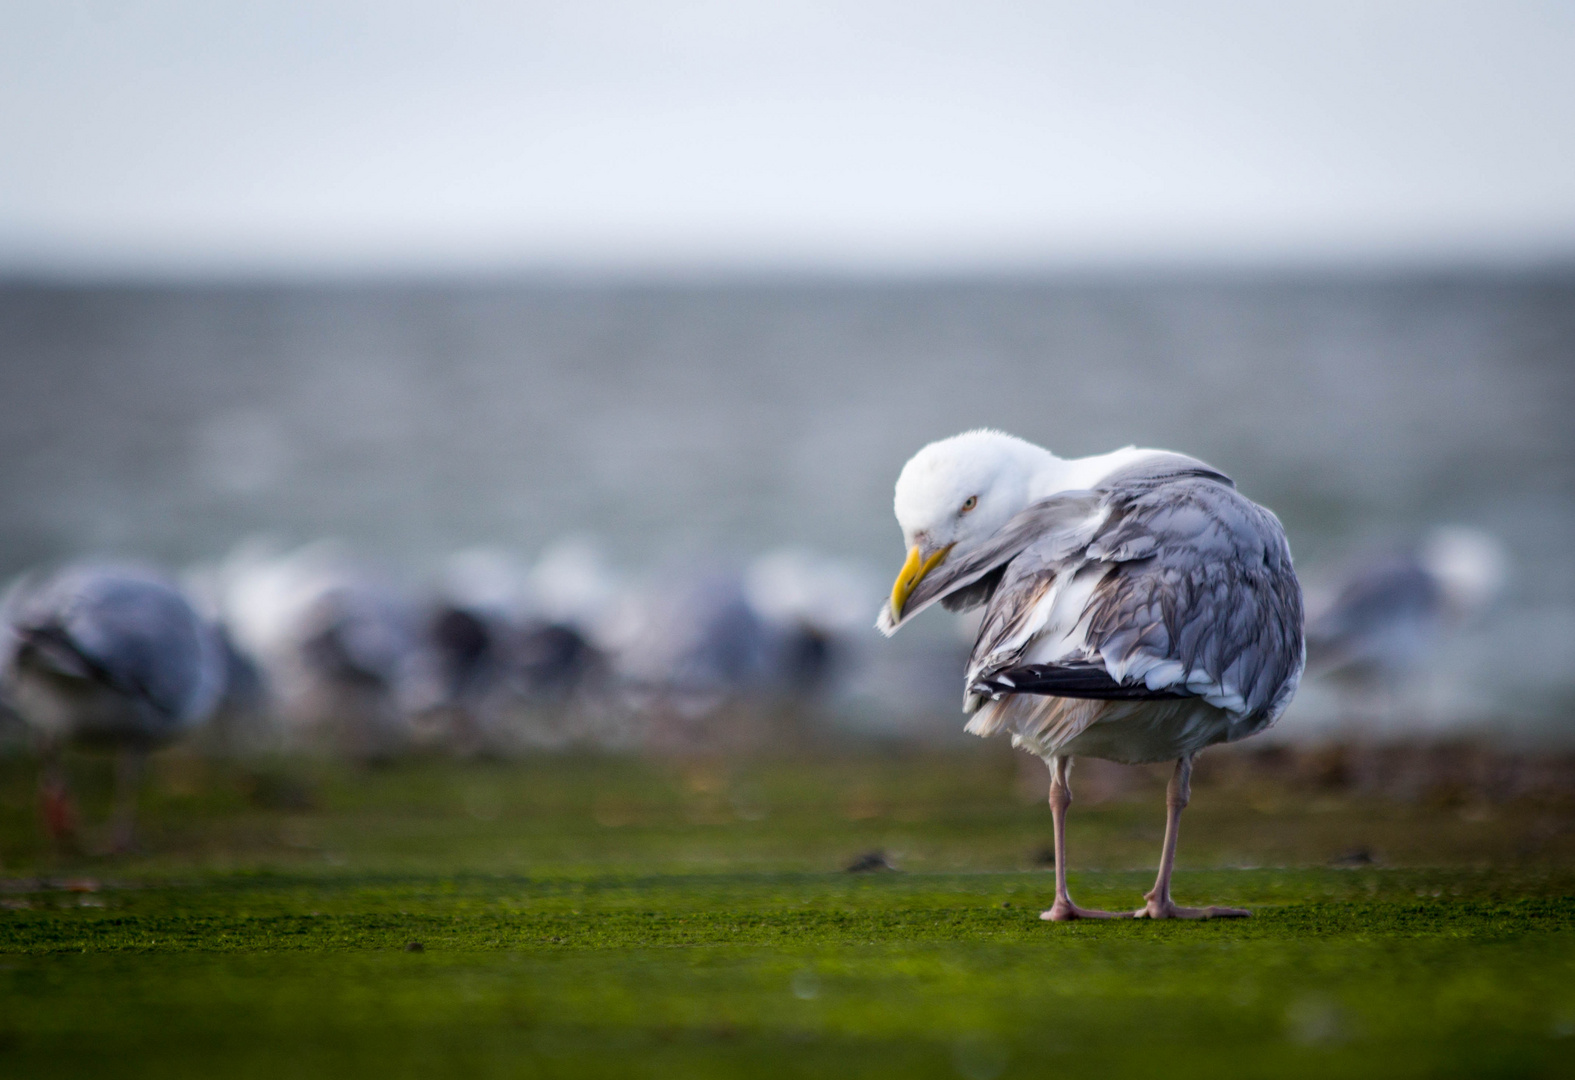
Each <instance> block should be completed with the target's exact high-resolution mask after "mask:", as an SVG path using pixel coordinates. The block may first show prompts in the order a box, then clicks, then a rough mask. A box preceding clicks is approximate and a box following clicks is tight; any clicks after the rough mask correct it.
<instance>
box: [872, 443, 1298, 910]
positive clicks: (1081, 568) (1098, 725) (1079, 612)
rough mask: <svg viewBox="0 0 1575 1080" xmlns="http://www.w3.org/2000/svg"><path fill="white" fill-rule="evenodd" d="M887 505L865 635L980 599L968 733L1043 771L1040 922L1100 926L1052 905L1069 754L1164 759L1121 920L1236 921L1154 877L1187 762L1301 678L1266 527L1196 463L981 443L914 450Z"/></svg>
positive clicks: (1293, 598)
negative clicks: (881, 571)
mask: <svg viewBox="0 0 1575 1080" xmlns="http://www.w3.org/2000/svg"><path fill="white" fill-rule="evenodd" d="M895 509H896V514H897V522H898V524H899V525H900V526H901V527H902V533H903V540H904V542H905V543H906V545H907V548H908V557H907V562H906V563H905V565H904V566H903V568H902V571H901V573H900V574H899V575H898V577H897V580H896V583H895V584H894V585H893V586H892V592H891V598H890V600H889V601H888V602H887V604H886V605H885V607H884V608H883V609H882V610H881V613H880V618H879V621H878V622H877V626H878V627H879V628H880V629H881V631H882V632H884V633H885V634H887V635H888V636H889V635H891V634H893V633H895V632H896V630H897V629H898V627H900V626H901V625H902V624H904V623H906V622H907V621H908V620H909V619H911V618H913V616H915V615H917V614H918V613H919V612H920V611H922V610H923V609H924V608H926V607H928V606H930V605H931V604H932V603H934V602H935V601H937V600H939V601H941V603H942V604H943V605H944V606H945V607H947V608H948V609H950V610H952V611H964V610H968V609H970V608H974V607H978V606H980V605H984V606H985V611H984V617H983V621H982V623H981V624H980V628H979V635H978V638H977V640H976V641H975V644H974V647H973V652H972V654H971V656H970V658H969V661H968V667H967V672H966V675H965V677H964V685H965V690H964V705H963V711H964V712H965V713H970V714H972V718H971V719H970V720H969V722H968V727H967V730H968V731H970V732H972V733H973V734H975V735H981V736H983V735H992V734H995V733H997V732H1006V733H1009V734H1010V735H1011V737H1012V744H1013V745H1014V746H1018V747H1022V748H1024V749H1026V750H1028V751H1030V752H1032V753H1034V754H1037V755H1038V756H1040V757H1041V758H1043V759H1044V760H1045V762H1046V764H1047V765H1048V766H1049V767H1050V811H1051V815H1052V819H1053V822H1054V830H1055V855H1056V867H1055V874H1056V881H1055V902H1054V904H1053V906H1052V907H1051V908H1050V909H1049V910H1048V911H1046V912H1044V913H1043V915H1042V917H1043V918H1045V919H1053V920H1057V921H1060V920H1064V919H1076V918H1091V917H1092V918H1110V917H1115V916H1113V915H1112V913H1110V912H1104V911H1094V910H1090V909H1086V908H1081V907H1078V906H1077V905H1076V904H1074V903H1073V902H1072V899H1071V897H1070V896H1069V895H1068V893H1067V887H1066V865H1067V863H1066V809H1067V807H1068V806H1069V805H1070V804H1071V801H1072V795H1071V790H1070V787H1069V786H1068V779H1069V773H1070V767H1071V761H1072V759H1073V758H1074V757H1077V756H1089V757H1097V758H1104V759H1107V760H1111V761H1118V762H1124V763H1129V764H1139V763H1144V762H1158V761H1174V762H1175V763H1176V765H1175V771H1174V773H1173V774H1172V776H1171V779H1170V783H1169V785H1168V786H1167V788H1166V793H1165V795H1166V797H1165V803H1166V808H1167V816H1166V823H1165V840H1164V847H1163V850H1162V853H1161V857H1160V865H1159V875H1158V878H1157V880H1156V881H1155V883H1154V888H1153V889H1152V890H1151V891H1150V892H1149V893H1147V894H1146V896H1145V900H1146V903H1145V905H1144V906H1143V907H1142V908H1139V909H1138V910H1137V911H1135V912H1132V913H1130V914H1129V916H1128V917H1130V916H1134V915H1135V916H1137V917H1140V918H1142V917H1147V918H1156V919H1158V918H1210V917H1221V916H1245V915H1247V914H1248V912H1247V911H1246V910H1244V909H1241V908H1224V907H1205V908H1185V907H1179V906H1177V905H1176V903H1175V902H1174V901H1173V900H1172V899H1171V894H1170V881H1171V871H1172V869H1173V867H1174V864H1175V856H1176V837H1177V830H1178V827H1179V825H1180V820H1181V811H1182V809H1183V808H1184V807H1185V806H1186V805H1187V801H1188V799H1189V796H1190V787H1191V785H1190V780H1191V774H1192V759H1193V757H1194V755H1196V754H1197V753H1198V752H1199V751H1200V750H1202V749H1203V748H1204V747H1207V746H1212V745H1213V744H1215V743H1221V742H1233V741H1235V740H1237V739H1243V738H1246V737H1247V736H1249V735H1254V734H1256V733H1258V732H1260V731H1262V730H1264V729H1265V728H1267V727H1268V726H1269V725H1270V724H1272V723H1273V722H1274V721H1275V720H1276V719H1277V718H1278V717H1279V716H1280V714H1281V713H1282V712H1283V711H1284V710H1285V707H1286V705H1288V704H1289V703H1290V700H1291V697H1292V695H1293V694H1294V693H1295V691H1296V685H1297V683H1298V681H1299V680H1300V678H1301V673H1302V668H1303V665H1304V662H1305V650H1304V648H1303V644H1302V595H1301V587H1300V585H1299V584H1298V582H1297V579H1296V574H1295V572H1294V570H1292V568H1291V553H1290V548H1289V546H1288V545H1287V544H1286V541H1285V534H1284V531H1283V530H1282V528H1281V527H1280V523H1279V520H1278V519H1277V518H1275V516H1274V515H1273V514H1272V513H1270V512H1269V511H1268V510H1265V509H1264V508H1263V507H1261V506H1258V505H1257V504H1255V503H1253V502H1251V501H1249V500H1248V499H1247V498H1245V497H1244V496H1242V495H1241V494H1239V493H1238V492H1237V491H1236V488H1235V485H1234V484H1233V483H1232V481H1231V480H1230V479H1229V478H1228V477H1226V476H1225V475H1224V474H1223V473H1221V472H1219V471H1218V470H1216V469H1213V468H1211V467H1209V466H1208V465H1205V464H1204V463H1203V462H1201V461H1198V460H1196V459H1194V458H1190V457H1186V456H1183V455H1181V454H1173V453H1168V452H1166V451H1160V450H1140V449H1135V448H1132V447H1128V448H1126V449H1123V450H1117V451H1114V452H1113V453H1109V454H1101V455H1097V456H1094V457H1086V458H1076V459H1062V458H1058V457H1056V456H1055V455H1053V454H1051V453H1050V452H1049V451H1047V450H1045V449H1043V448H1041V447H1038V446H1034V445H1033V444H1031V443H1028V442H1024V441H1023V440H1021V439H1017V438H1014V437H1012V436H1010V435H1006V434H1003V433H1001V432H996V431H971V432H967V433H965V434H962V435H957V436H954V437H952V438H950V439H944V440H941V441H940V442H935V443H931V444H930V445H929V446H926V447H925V448H924V449H922V450H920V451H919V452H918V453H917V454H915V455H914V456H913V458H912V459H911V460H909V462H908V463H907V464H906V465H905V466H904V467H903V470H902V474H901V475H900V476H899V477H898V479H897V489H896V498H895Z"/></svg>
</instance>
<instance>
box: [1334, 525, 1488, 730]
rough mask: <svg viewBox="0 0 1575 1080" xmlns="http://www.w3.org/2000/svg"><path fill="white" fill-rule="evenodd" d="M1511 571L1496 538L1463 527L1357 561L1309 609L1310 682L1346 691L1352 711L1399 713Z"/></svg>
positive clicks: (1449, 527)
mask: <svg viewBox="0 0 1575 1080" xmlns="http://www.w3.org/2000/svg"><path fill="white" fill-rule="evenodd" d="M1508 567H1509V560H1508V557H1507V555H1506V554H1505V551H1504V547H1503V545H1502V544H1500V543H1499V542H1498V541H1497V540H1496V539H1494V538H1493V537H1492V536H1490V535H1488V534H1487V533H1484V532H1481V531H1479V530H1476V529H1470V528H1464V527H1461V526H1453V525H1445V526H1438V527H1437V528H1434V529H1433V530H1432V531H1431V532H1429V533H1428V534H1427V536H1426V537H1425V538H1424V539H1423V540H1422V542H1421V543H1419V544H1416V545H1414V546H1411V547H1408V548H1404V549H1401V550H1398V551H1388V552H1383V553H1380V554H1374V555H1370V556H1368V557H1366V558H1364V559H1360V560H1357V561H1355V562H1353V564H1352V565H1351V566H1349V567H1348V568H1347V569H1346V571H1345V573H1344V575H1343V576H1342V577H1341V578H1340V580H1339V581H1338V582H1337V583H1336V584H1335V585H1334V587H1333V588H1331V589H1328V590H1327V591H1326V592H1325V594H1324V596H1323V597H1322V600H1321V602H1316V601H1313V602H1310V603H1309V607H1310V609H1311V610H1310V613H1309V615H1308V619H1307V665H1308V672H1309V674H1311V675H1315V676H1322V677H1326V678H1329V679H1331V680H1334V681H1335V682H1337V683H1338V684H1339V685H1340V686H1341V688H1342V690H1343V691H1344V692H1345V695H1346V697H1347V709H1348V710H1349V709H1350V708H1351V707H1353V706H1354V707H1357V708H1359V709H1361V711H1364V712H1368V713H1371V712H1374V711H1381V710H1380V709H1379V703H1380V702H1382V703H1384V704H1386V705H1387V711H1389V712H1393V711H1395V710H1397V709H1398V707H1399V704H1400V701H1401V697H1402V694H1403V693H1404V691H1405V690H1406V689H1407V686H1408V684H1409V683H1410V682H1411V681H1412V680H1413V679H1415V677H1416V676H1417V675H1418V674H1419V673H1420V672H1421V671H1422V670H1423V669H1425V668H1426V666H1427V664H1428V662H1429V661H1430V660H1432V659H1433V658H1434V656H1435V654H1436V652H1437V650H1438V647H1439V645H1440V643H1441V641H1442V639H1443V638H1444V637H1445V636H1446V635H1447V634H1448V633H1449V632H1450V631H1451V630H1457V629H1459V628H1461V627H1462V626H1464V625H1466V624H1467V623H1469V622H1470V621H1471V620H1472V619H1474V618H1476V617H1478V616H1480V615H1481V614H1482V613H1483V612H1484V611H1485V610H1486V609H1487V608H1488V606H1489V605H1490V604H1491V603H1492V602H1493V601H1494V600H1495V599H1496V598H1497V597H1498V596H1499V594H1500V593H1501V592H1502V590H1503V587H1504V583H1505V579H1506V577H1507V574H1508Z"/></svg>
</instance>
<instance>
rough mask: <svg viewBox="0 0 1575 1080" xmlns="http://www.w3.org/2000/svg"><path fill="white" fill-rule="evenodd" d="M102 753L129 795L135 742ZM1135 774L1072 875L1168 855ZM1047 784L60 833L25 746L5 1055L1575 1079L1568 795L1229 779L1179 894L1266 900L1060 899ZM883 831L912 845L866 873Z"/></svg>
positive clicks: (224, 801) (3, 1070) (1, 947)
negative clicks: (1361, 792)
mask: <svg viewBox="0 0 1575 1080" xmlns="http://www.w3.org/2000/svg"><path fill="white" fill-rule="evenodd" d="M74 768H75V771H76V773H77V777H78V780H79V783H80V785H81V788H82V790H83V793H84V801H85V803H86V805H87V808H88V812H89V815H90V816H91V815H92V814H93V813H94V812H95V811H97V812H101V811H102V807H103V799H104V793H103V785H104V780H105V773H106V770H105V769H104V767H103V766H102V765H101V764H99V763H95V762H93V761H91V760H87V759H84V760H82V761H78V762H76V763H74ZM1134 775H1136V776H1137V777H1138V780H1137V782H1136V783H1135V784H1131V785H1129V786H1128V788H1127V789H1126V790H1123V791H1118V792H1116V793H1114V794H1113V795H1112V794H1110V793H1108V792H1107V797H1106V798H1105V799H1104V801H1096V800H1095V799H1084V800H1083V801H1082V802H1079V803H1078V804H1076V805H1075V806H1074V808H1073V814H1072V829H1071V837H1070V843H1071V845H1072V860H1071V862H1072V865H1073V868H1074V871H1075V872H1074V873H1073V876H1072V877H1073V887H1074V891H1075V893H1076V895H1077V896H1078V899H1079V900H1080V901H1081V902H1084V903H1090V904H1096V905H1105V906H1111V907H1118V906H1119V907H1132V906H1135V905H1136V903H1137V902H1138V900H1139V898H1140V896H1141V894H1142V892H1143V890H1144V889H1145V888H1146V887H1147V886H1148V884H1149V881H1150V880H1151V871H1150V870H1149V869H1148V867H1150V866H1151V865H1152V863H1153V861H1154V859H1155V858H1156V857H1157V854H1158V851H1157V848H1158V840H1159V835H1160V824H1161V815H1162V797H1161V795H1160V791H1159V785H1160V782H1161V778H1160V776H1159V775H1158V774H1157V773H1154V772H1149V773H1138V774H1134ZM1037 783H1038V777H1037V773H1034V772H1032V771H1020V770H1019V763H1018V762H1017V761H1016V760H1015V759H1014V758H1013V757H1012V756H1011V755H1009V754H1007V753H1005V752H1003V751H1001V750H1000V749H999V748H995V747H988V746H986V747H981V748H979V749H977V750H972V749H971V750H967V751H957V752H948V753H939V752H936V753H901V754H883V753H877V752H875V751H872V750H870V749H868V748H864V749H858V748H855V749H851V750H848V751H847V752H844V753H835V754H833V753H830V752H826V753H822V754H819V755H812V756H804V757H788V758H758V759H752V760H746V761H732V762H730V761H726V760H722V759H692V760H686V761H641V760H637V759H631V758H580V757H557V758H540V759H534V760H529V761H525V762H520V763H513V764H502V763H485V762H481V763H457V762H452V761H444V760H435V759H434V760H422V759H416V760H411V761H408V762H404V763H400V764H398V765H396V766H391V767H386V768H382V769H377V770H370V771H359V770H353V769H349V768H344V767H336V766H330V765H327V764H321V763H312V762H305V761H281V762H275V763H272V764H270V765H268V766H267V767H260V766H256V765H253V766H249V767H242V766H235V765H224V764H215V763H212V762H205V761H203V760H201V759H198V758H195V757H180V756H176V757H170V758H166V759H165V760H163V761H161V762H159V763H158V766H157V768H156V769H155V775H154V777H153V782H152V784H151V788H150V791H149V793H148V797H147V798H146V799H145V807H146V815H145V819H146V827H145V830H144V840H143V844H144V848H145V851H144V853H143V854H141V855H139V856H136V857H132V858H124V859H107V858H85V857H84V858H76V859H62V858H59V857H55V856H51V855H50V854H48V852H47V849H46V848H45V846H44V845H43V843H42V841H41V839H40V838H39V836H38V831H37V824H36V819H35V816H34V813H33V810H32V806H31V801H32V792H33V788H32V779H31V775H30V766H29V763H27V762H26V761H22V760H7V761H3V762H0V815H3V817H0V857H3V859H4V866H5V869H4V871H3V873H4V876H5V878H6V880H5V882H4V886H5V891H4V892H3V893H0V901H3V902H4V904H5V905H6V906H5V907H4V908H3V909H0V1075H4V1076H7V1077H12V1076H17V1077H21V1076H74V1075H96V1076H105V1075H114V1076H123V1075H158V1076H165V1077H169V1076H187V1075H191V1076H199V1075H200V1076H212V1075H233V1076H243V1077H245V1076H254V1075H255V1076H270V1077H276V1076H281V1075H292V1076H294V1075H333V1076H336V1077H354V1076H360V1075H367V1076H379V1077H389V1076H429V1075H483V1076H491V1075H497V1076H534V1075H542V1076H564V1077H570V1076H575V1077H578V1076H647V1075H649V1076H733V1075H737V1076H766V1077H769V1076H831V1075H835V1076H858V1075H893V1076H899V1075H900V1076H918V1077H929V1076H934V1077H947V1076H962V1077H969V1078H973V1077H997V1076H1000V1077H1013V1076H1023V1077H1027V1076H1041V1075H1046V1074H1048V1073H1050V1072H1052V1071H1055V1072H1057V1073H1061V1074H1064V1075H1068V1076H1124V1075H1133V1076H1136V1075H1144V1076H1148V1075H1165V1076H1183V1077H1186V1076H1265V1077H1268V1076H1274V1077H1282V1076H1303V1075H1306V1076H1312V1075H1317V1076H1321V1077H1327V1076H1355V1075H1362V1076H1384V1077H1405V1076H1483V1075H1488V1076H1562V1075H1569V1074H1570V1073H1571V1072H1572V1071H1575V1065H1572V1063H1575V857H1572V849H1575V830H1572V829H1571V827H1570V826H1571V815H1570V813H1569V811H1568V808H1567V807H1563V806H1559V805H1550V804H1531V803H1524V804H1508V805H1496V806H1488V805H1477V804H1472V803H1469V802H1468V803H1464V804H1460V803H1458V802H1457V801H1444V802H1438V803H1434V804H1426V803H1408V804H1402V803H1394V802H1383V801H1358V800H1354V799H1351V798H1348V797H1344V796H1341V795H1339V794H1338V793H1323V794H1310V793H1305V792H1301V793H1299V792H1292V791H1285V790H1279V789H1276V788H1275V787H1274V786H1273V785H1268V784H1262V783H1236V784H1234V785H1233V786H1230V787H1224V786H1210V785H1209V784H1207V783H1200V784H1199V786H1198V788H1197V790H1196V791H1195V795H1194V803H1193V808H1192V809H1190V810H1189V811H1188V814H1187V820H1186V823H1185V826H1184V831H1183V845H1182V856H1181V860H1180V866H1181V871H1180V873H1179V874H1178V879H1177V894H1178V899H1180V900H1181V901H1182V902H1183V903H1185V902H1226V903H1230V902H1235V903H1244V904H1247V905H1248V906H1251V907H1252V908H1253V909H1254V911H1255V915H1254V917H1253V918H1252V919H1250V920H1245V921H1239V922H1238V921H1229V922H1211V923H1169V924H1152V923H1147V922H1122V923H1081V924H1073V925H1051V924H1047V923H1044V922H1041V921H1040V920H1039V918H1038V912H1039V911H1040V909H1041V908H1043V907H1045V906H1047V904H1048V902H1049V899H1050V896H1051V876H1050V873H1049V872H1048V870H1046V869H1044V868H1043V867H1040V866H1038V865H1037V864H1038V859H1039V853H1040V851H1041V850H1042V849H1043V847H1044V845H1045V844H1046V843H1047V841H1048V839H1049V822H1048V813H1047V811H1046V810H1045V809H1044V808H1043V806H1042V804H1040V803H1039V802H1038V799H1037V798H1036V797H1034V794H1035V786H1036V784H1037ZM1095 786H1097V785H1095ZM874 849H880V850H882V851H884V852H886V854H887V856H888V857H889V858H890V860H891V861H892V862H893V863H894V864H895V865H896V866H897V867H898V868H899V869H898V871H897V872H886V871H880V872H874V873H867V874H849V873H846V872H843V871H842V870H841V867H842V866H843V865H845V864H846V863H847V862H848V861H849V860H850V859H852V858H853V857H854V856H857V855H859V854H860V853H862V852H866V851H870V850H874ZM1358 852H1359V853H1360V854H1359V855H1358V856H1356V857H1354V858H1350V859H1348V860H1347V861H1353V862H1360V861H1364V860H1365V859H1367V858H1373V859H1376V860H1377V863H1376V865H1361V866H1357V867H1355V868H1350V869H1336V868H1332V867H1330V865H1329V863H1330V861H1331V860H1334V859H1338V858H1339V857H1340V856H1342V855H1352V854H1353V853H1358ZM1095 868H1098V869H1095ZM88 879H91V880H88ZM87 890H91V891H87ZM412 942H419V943H420V949H421V951H419V952H417V951H408V950H410V949H411V943H412Z"/></svg>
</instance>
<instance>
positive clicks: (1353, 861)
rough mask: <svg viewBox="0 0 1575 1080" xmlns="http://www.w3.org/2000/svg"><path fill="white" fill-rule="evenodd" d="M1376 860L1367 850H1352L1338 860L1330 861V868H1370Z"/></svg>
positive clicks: (1361, 848) (1370, 851)
mask: <svg viewBox="0 0 1575 1080" xmlns="http://www.w3.org/2000/svg"><path fill="white" fill-rule="evenodd" d="M1377 861H1378V860H1377V859H1376V858H1375V857H1374V856H1373V853H1372V850H1371V849H1369V848H1364V847H1360V848H1352V849H1351V850H1350V851H1347V852H1346V853H1345V854H1344V855H1341V856H1340V857H1339V858H1338V859H1331V860H1330V862H1329V865H1330V866H1372V865H1373V864H1374V863H1376V862H1377Z"/></svg>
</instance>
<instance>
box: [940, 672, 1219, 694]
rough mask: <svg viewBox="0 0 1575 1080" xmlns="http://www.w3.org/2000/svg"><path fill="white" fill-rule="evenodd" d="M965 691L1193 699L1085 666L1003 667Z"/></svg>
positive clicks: (1173, 690) (1179, 691) (1186, 692)
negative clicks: (1124, 680)
mask: <svg viewBox="0 0 1575 1080" xmlns="http://www.w3.org/2000/svg"><path fill="white" fill-rule="evenodd" d="M969 690H970V691H972V692H973V693H977V694H983V695H985V696H987V697H992V698H998V697H1001V696H1002V695H1004V694H1042V695H1044V696H1046V697H1066V698H1085V699H1091V700H1096V701H1174V700H1177V699H1180V698H1189V697H1196V696H1197V695H1196V694H1193V693H1190V692H1189V691H1187V690H1176V689H1171V688H1165V689H1162V690H1150V689H1149V688H1148V687H1147V686H1145V685H1144V684H1143V683H1122V682H1117V681H1116V680H1115V679H1112V678H1111V677H1110V673H1109V672H1108V671H1106V670H1105V669H1104V667H1103V665H1100V664H1089V663H1073V664H1024V665H1022V666H1020V667H1012V668H1006V669H1004V670H1001V671H997V672H993V673H992V674H990V675H989V676H988V677H986V678H983V679H978V680H976V681H975V682H974V683H973V685H972V686H970V687H969Z"/></svg>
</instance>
